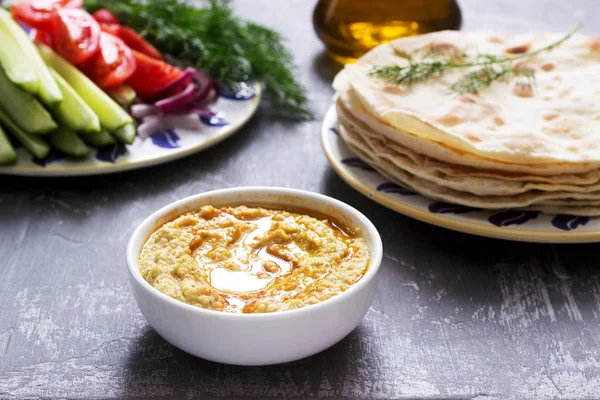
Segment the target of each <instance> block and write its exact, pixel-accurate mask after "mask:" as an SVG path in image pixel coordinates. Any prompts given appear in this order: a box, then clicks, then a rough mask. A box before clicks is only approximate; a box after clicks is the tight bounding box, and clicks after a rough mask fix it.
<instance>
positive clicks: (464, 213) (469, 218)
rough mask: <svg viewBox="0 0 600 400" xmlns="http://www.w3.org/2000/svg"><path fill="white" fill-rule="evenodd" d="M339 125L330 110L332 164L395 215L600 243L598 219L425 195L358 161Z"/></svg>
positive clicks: (486, 232) (517, 235)
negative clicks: (491, 207)
mask: <svg viewBox="0 0 600 400" xmlns="http://www.w3.org/2000/svg"><path fill="white" fill-rule="evenodd" d="M336 122H337V116H336V112H335V107H333V106H332V107H331V108H330V109H329V111H328V113H327V115H326V116H325V120H324V122H323V128H322V132H321V144H322V146H323V151H324V152H325V155H326V156H327V159H328V160H329V163H330V164H331V166H332V167H333V169H334V170H335V171H336V172H337V174H338V175H339V176H340V177H341V178H342V179H344V180H345V181H346V182H347V183H348V184H349V185H350V186H352V187H354V188H355V189H356V190H358V191H359V192H361V193H362V194H364V195H365V196H368V197H369V198H370V199H372V200H375V201H376V202H378V203H380V204H382V205H384V206H386V207H388V208H390V209H392V210H394V211H397V212H399V213H402V214H405V215H407V216H409V217H412V218H416V219H418V220H421V221H424V222H428V223H431V224H434V225H438V226H441V227H444V228H448V229H453V230H455V231H460V232H465V233H471V234H474V235H480V236H487V237H493V238H500V239H508V240H518V241H523V242H548V243H584V242H598V241H600V218H599V217H578V216H571V215H546V214H542V213H540V212H538V211H518V210H481V209H477V208H471V207H465V206H460V205H456V204H449V203H444V202H440V201H435V200H431V199H428V198H426V197H424V196H421V195H420V194H418V193H415V192H413V191H412V190H410V189H409V188H406V187H403V186H401V185H398V184H396V183H394V182H391V181H389V180H388V179H387V178H385V177H383V176H382V175H381V174H379V173H378V172H377V171H375V170H374V169H373V168H371V167H370V166H369V165H368V164H367V163H365V162H364V161H362V160H361V159H360V158H358V156H357V155H356V154H354V153H353V152H352V151H351V150H350V149H348V147H347V146H346V144H345V143H344V141H343V140H342V138H341V137H340V136H339V134H338V132H337V130H336V128H335V126H336Z"/></svg>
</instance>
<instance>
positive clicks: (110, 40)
mask: <svg viewBox="0 0 600 400" xmlns="http://www.w3.org/2000/svg"><path fill="white" fill-rule="evenodd" d="M79 68H80V69H81V71H82V72H83V73H84V74H86V75H87V76H88V77H89V78H90V79H91V80H92V81H94V82H95V83H96V84H97V85H98V86H100V87H101V88H103V89H104V88H109V87H113V86H118V85H120V84H122V83H123V82H125V81H126V80H127V78H129V77H130V76H131V75H132V74H133V72H134V71H135V69H136V60H135V58H134V56H133V52H132V50H131V49H130V48H129V47H127V45H126V44H125V43H124V42H123V41H122V40H121V39H119V38H118V37H116V36H113V35H111V34H109V33H106V32H102V33H101V34H100V50H99V51H98V52H97V53H96V54H95V55H94V56H93V57H92V58H90V59H89V60H88V61H86V62H85V63H83V64H81V65H80V66H79Z"/></svg>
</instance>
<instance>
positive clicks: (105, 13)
mask: <svg viewBox="0 0 600 400" xmlns="http://www.w3.org/2000/svg"><path fill="white" fill-rule="evenodd" d="M92 17H94V19H95V20H96V21H98V22H99V23H101V24H118V23H119V19H118V18H117V17H116V15H115V14H113V13H111V12H110V11H109V10H107V9H106V8H101V9H99V10H98V11H96V12H95V13H93V14H92Z"/></svg>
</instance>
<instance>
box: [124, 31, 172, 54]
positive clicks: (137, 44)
mask: <svg viewBox="0 0 600 400" xmlns="http://www.w3.org/2000/svg"><path fill="white" fill-rule="evenodd" d="M119 37H120V38H121V39H123V41H124V42H125V43H126V44H127V46H129V47H131V48H132V49H133V50H136V51H139V52H140V53H143V54H145V55H147V56H149V57H152V58H156V59H157V60H162V59H163V56H162V54H160V51H158V50H157V49H156V47H154V46H152V45H151V44H150V43H148V42H147V41H146V40H144V38H143V37H142V36H141V35H140V34H138V33H137V32H136V31H134V30H133V29H131V28H128V27H126V26H122V27H121V30H120V31H119Z"/></svg>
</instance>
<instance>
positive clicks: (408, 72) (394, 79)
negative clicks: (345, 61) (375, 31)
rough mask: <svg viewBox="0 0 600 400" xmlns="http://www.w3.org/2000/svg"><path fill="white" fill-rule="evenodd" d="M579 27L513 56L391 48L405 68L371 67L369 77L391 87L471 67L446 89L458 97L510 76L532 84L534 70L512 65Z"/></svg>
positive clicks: (389, 66) (550, 45) (537, 52)
mask: <svg viewBox="0 0 600 400" xmlns="http://www.w3.org/2000/svg"><path fill="white" fill-rule="evenodd" d="M580 28H581V24H577V26H576V27H575V28H574V29H573V30H572V31H571V32H569V33H568V34H566V35H565V36H563V37H562V38H560V39H559V40H557V41H555V42H553V43H550V44H549V45H547V46H544V47H541V48H539V49H537V50H534V51H530V52H527V53H523V54H521V55H518V56H513V57H510V56H504V55H494V54H480V53H478V54H475V55H468V54H466V53H461V52H450V53H444V52H440V51H435V50H431V49H429V50H427V49H417V50H416V51H414V52H413V53H412V54H409V53H407V52H406V51H404V50H400V49H397V48H393V51H394V54H396V55H397V56H399V57H401V58H403V59H405V60H407V61H408V65H403V66H400V65H387V66H375V67H373V69H371V71H370V75H371V76H374V77H377V78H380V79H382V80H384V81H385V82H387V83H390V84H394V85H411V84H413V83H418V82H423V81H425V80H427V79H430V78H433V77H439V76H441V75H443V74H445V73H447V72H449V71H451V70H454V69H458V68H473V70H472V71H470V72H468V73H467V74H465V75H464V76H463V77H461V78H460V79H459V80H458V81H457V82H455V83H454V84H452V85H451V86H450V90H451V91H452V92H454V93H458V94H463V93H476V92H478V91H480V90H481V89H483V88H486V87H488V86H490V85H491V84H492V83H493V82H495V81H502V80H508V79H510V78H513V77H522V78H524V79H526V80H529V81H532V82H534V81H535V71H534V70H533V69H531V68H516V67H515V66H514V62H515V61H517V60H522V59H529V58H532V57H535V56H536V55H538V54H540V53H541V52H544V51H550V50H552V49H554V48H556V47H557V46H560V45H561V44H562V43H563V42H565V41H566V40H568V39H569V38H570V37H571V36H573V35H574V34H575V32H577V31H578V30H579V29H580ZM423 53H424V54H423ZM419 54H422V55H421V56H420V57H419V58H420V61H415V59H416V57H417V56H418V55H419Z"/></svg>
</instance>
